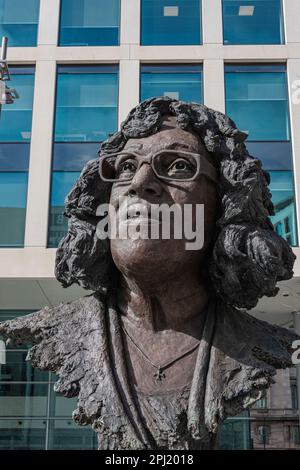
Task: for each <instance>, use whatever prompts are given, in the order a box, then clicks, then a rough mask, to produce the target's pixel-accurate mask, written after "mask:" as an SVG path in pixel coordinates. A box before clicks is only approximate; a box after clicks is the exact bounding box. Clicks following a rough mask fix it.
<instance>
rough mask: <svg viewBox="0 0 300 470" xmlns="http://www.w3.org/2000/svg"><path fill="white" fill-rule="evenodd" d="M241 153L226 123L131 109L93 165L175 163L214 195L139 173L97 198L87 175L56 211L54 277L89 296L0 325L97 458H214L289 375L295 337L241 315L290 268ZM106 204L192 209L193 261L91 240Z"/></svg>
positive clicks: (257, 177)
mask: <svg viewBox="0 0 300 470" xmlns="http://www.w3.org/2000/svg"><path fill="white" fill-rule="evenodd" d="M245 139H246V135H245V134H244V133H243V132H240V131H239V130H238V129H237V128H236V126H235V124H234V123H233V122H232V121H231V120H230V119H229V118H228V117H227V116H225V115H223V114H222V113H219V112H217V111H213V110H211V109H208V108H206V107H205V106H203V105H198V104H196V103H184V102H181V101H177V100H173V99H170V98H152V99H149V100H146V101H144V102H143V103H141V104H140V105H138V106H137V107H136V108H134V109H133V110H132V111H131V112H130V114H129V116H128V118H127V119H126V120H125V121H124V122H123V123H122V125H121V130H120V131H119V132H118V133H116V134H114V135H113V136H112V137H111V138H110V139H109V140H108V141H106V142H104V143H103V145H102V148H101V154H100V158H101V156H102V155H108V154H115V153H116V152H119V151H121V150H122V151H126V152H129V151H132V152H134V153H135V154H139V155H141V158H142V157H143V156H146V155H150V154H155V153H156V152H160V151H161V150H166V149H172V150H182V151H188V152H191V153H197V154H200V155H201V156H202V157H203V158H205V159H207V161H208V162H209V163H211V164H212V165H213V166H214V167H215V168H216V170H217V173H218V181H217V183H215V182H213V181H211V180H210V179H209V178H207V177H206V176H205V175H203V174H199V176H197V178H196V179H195V180H191V181H182V182H181V181H174V182H173V183H172V182H167V181H162V180H160V179H159V178H157V176H156V175H155V173H154V172H153V170H152V168H151V165H149V164H147V163H145V164H143V165H142V166H141V167H140V168H139V170H138V171H137V173H136V174H135V176H134V178H133V179H132V180H131V181H126V183H125V184H124V183H123V184H121V183H120V182H115V183H113V184H111V183H108V182H105V181H102V180H101V178H100V176H99V171H98V170H99V161H98V160H94V161H91V162H89V163H88V164H87V165H86V166H85V168H84V169H83V171H82V173H81V176H80V178H79V179H78V181H77V183H76V185H75V187H74V188H73V189H72V191H71V192H70V194H69V195H68V197H67V200H66V215H67V217H69V231H68V233H67V235H66V236H65V237H64V238H63V239H62V241H61V242H60V245H59V247H58V250H57V258H56V277H57V279H58V280H59V281H60V282H61V283H62V285H63V286H64V287H67V286H69V285H71V284H73V283H77V284H79V285H81V286H82V287H84V288H87V289H91V290H92V291H94V294H92V295H89V296H86V297H84V298H82V299H79V300H77V301H74V302H69V303H65V304H62V305H60V306H58V307H55V308H51V309H50V308H47V307H46V308H45V309H43V310H41V311H39V312H37V313H33V314H31V315H27V316H25V317H20V318H17V319H15V320H12V321H8V322H5V323H2V324H1V325H0V334H2V335H4V337H5V338H10V339H11V340H13V341H14V342H16V343H17V344H21V343H23V344H24V343H29V344H32V345H33V347H32V348H31V350H30V352H29V355H28V358H29V360H30V361H31V362H32V364H33V366H34V367H38V368H40V369H42V370H51V371H53V372H56V373H57V374H58V375H59V380H58V382H57V383H56V385H55V390H56V391H57V392H58V393H61V394H63V395H64V396H66V397H74V396H78V406H77V409H76V410H75V411H74V413H73V418H74V420H75V421H76V422H77V423H78V424H82V425H91V426H92V427H93V429H94V430H95V431H96V432H97V434H98V440H99V449H142V448H149V449H185V448H188V449H205V448H206V449H207V448H214V446H215V445H216V435H217V431H218V426H219V425H220V423H221V422H222V421H223V420H224V419H225V418H226V417H227V416H234V415H236V414H238V413H240V412H241V411H243V410H244V409H246V408H248V407H249V406H251V405H252V404H253V403H255V401H257V400H258V399H259V398H260V397H261V396H262V392H263V390H264V389H266V388H268V387H269V386H270V385H271V384H272V383H273V376H274V375H275V373H276V369H280V368H285V367H291V366H292V363H291V354H292V349H291V345H292V342H293V340H294V339H297V336H296V335H295V334H294V333H293V332H292V331H290V330H287V329H284V328H281V327H277V326H273V325H270V324H268V323H266V322H263V321H260V320H257V319H255V318H253V317H251V316H250V315H248V314H247V313H246V312H245V310H244V309H246V308H252V307H254V306H255V305H256V303H257V301H258V300H259V298H261V297H262V296H264V295H267V296H275V295H276V293H277V291H278V289H277V287H276V283H277V282H278V281H280V280H285V279H289V278H291V277H292V275H293V271H292V269H293V264H294V259H295V257H294V255H293V253H292V250H291V248H290V247H289V246H288V244H287V243H286V242H285V241H284V240H283V239H282V238H281V237H279V236H278V235H277V234H276V233H275V231H274V228H273V226H272V224H271V222H270V220H269V215H272V214H273V205H272V202H271V198H270V193H269V190H268V183H269V177H268V174H267V173H265V172H264V171H263V169H262V167H261V162H260V161H259V160H257V159H255V158H253V157H251V156H250V155H249V153H248V151H247V149H246V146H245V144H244V141H245ZM119 196H127V197H128V198H129V199H130V200H131V201H132V204H135V203H137V204H143V205H144V206H147V207H151V205H153V204H161V203H165V204H167V205H172V204H173V203H177V204H179V205H182V206H183V205H184V204H193V205H195V204H204V214H205V226H204V235H205V243H204V246H203V248H202V249H200V250H197V251H188V250H186V248H185V242H186V240H184V239H183V240H176V239H174V238H170V239H167V240H161V239H159V240H151V239H149V240H132V239H125V240H121V239H114V240H101V239H99V237H97V236H96V227H97V223H98V222H99V217H97V215H96V210H97V207H98V206H99V204H101V203H104V202H107V203H108V202H110V203H111V204H112V206H113V207H114V208H115V211H116V212H115V213H116V217H117V218H119V217H122V207H119V202H118V201H119ZM124 329H126V331H127V332H128V335H126V334H124ZM130 338H132V339H133V340H134V341H131V340H130ZM153 364H154V365H155V367H156V368H157V370H155V368H154V366H153ZM166 364H168V366H167V367H166V366H165V365H166ZM164 366H165V367H164Z"/></svg>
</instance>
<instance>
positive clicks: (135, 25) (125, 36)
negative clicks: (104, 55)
mask: <svg viewBox="0 0 300 470" xmlns="http://www.w3.org/2000/svg"><path fill="white" fill-rule="evenodd" d="M140 11H141V7H140V0H121V34H120V44H121V45H122V44H135V45H137V44H140Z"/></svg>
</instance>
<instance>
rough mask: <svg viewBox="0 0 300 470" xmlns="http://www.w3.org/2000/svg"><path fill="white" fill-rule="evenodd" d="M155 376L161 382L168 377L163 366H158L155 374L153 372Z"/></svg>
mask: <svg viewBox="0 0 300 470" xmlns="http://www.w3.org/2000/svg"><path fill="white" fill-rule="evenodd" d="M153 376H154V377H155V380H156V382H161V381H162V380H163V379H165V378H166V376H165V374H164V372H163V370H162V368H161V367H158V369H157V371H156V372H155V374H153Z"/></svg>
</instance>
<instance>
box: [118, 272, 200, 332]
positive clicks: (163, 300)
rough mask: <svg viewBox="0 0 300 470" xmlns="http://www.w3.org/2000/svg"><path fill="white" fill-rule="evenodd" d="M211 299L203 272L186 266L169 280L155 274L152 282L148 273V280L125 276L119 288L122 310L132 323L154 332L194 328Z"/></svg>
mask: <svg viewBox="0 0 300 470" xmlns="http://www.w3.org/2000/svg"><path fill="white" fill-rule="evenodd" d="M208 298H209V295H208V292H207V290H206V288H205V285H204V283H203V282H201V279H200V275H199V272H198V271H197V272H196V271H188V272H187V271H185V270H184V269H182V270H181V272H180V273H178V274H176V275H174V276H173V277H168V278H167V279H166V280H163V279H156V276H155V274H153V277H152V280H151V281H149V274H148V275H147V282H143V280H142V279H141V278H140V277H139V279H136V278H134V277H131V276H126V275H121V282H120V286H119V289H118V306H119V309H120V310H121V313H122V314H123V315H125V316H126V319H127V320H128V321H130V322H131V323H135V324H136V325H137V326H141V327H143V328H146V329H149V330H153V331H162V330H167V329H171V330H176V331H184V332H186V333H188V332H189V331H193V329H194V326H195V323H197V320H199V317H201V315H200V314H201V312H202V311H203V310H204V309H205V307H206V305H207V303H208Z"/></svg>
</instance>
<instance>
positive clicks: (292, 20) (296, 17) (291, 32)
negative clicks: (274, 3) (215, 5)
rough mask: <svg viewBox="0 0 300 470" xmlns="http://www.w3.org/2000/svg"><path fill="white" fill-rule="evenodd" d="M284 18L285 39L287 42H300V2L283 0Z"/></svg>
mask: <svg viewBox="0 0 300 470" xmlns="http://www.w3.org/2000/svg"><path fill="white" fill-rule="evenodd" d="M283 10H284V18H285V36H286V37H285V40H286V42H287V43H291V42H299V43H300V27H299V21H300V2H299V0H283Z"/></svg>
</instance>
